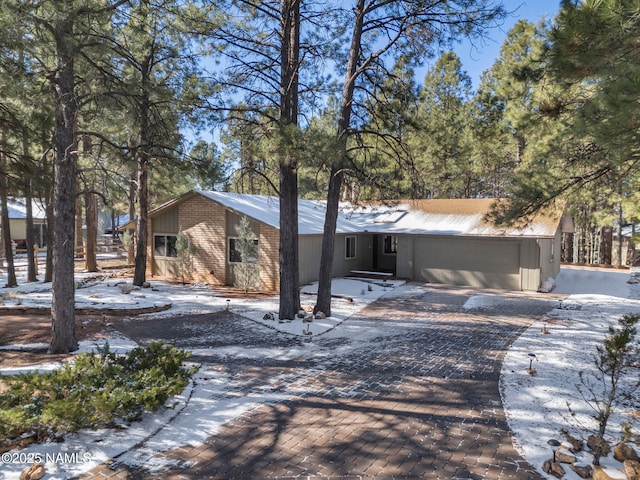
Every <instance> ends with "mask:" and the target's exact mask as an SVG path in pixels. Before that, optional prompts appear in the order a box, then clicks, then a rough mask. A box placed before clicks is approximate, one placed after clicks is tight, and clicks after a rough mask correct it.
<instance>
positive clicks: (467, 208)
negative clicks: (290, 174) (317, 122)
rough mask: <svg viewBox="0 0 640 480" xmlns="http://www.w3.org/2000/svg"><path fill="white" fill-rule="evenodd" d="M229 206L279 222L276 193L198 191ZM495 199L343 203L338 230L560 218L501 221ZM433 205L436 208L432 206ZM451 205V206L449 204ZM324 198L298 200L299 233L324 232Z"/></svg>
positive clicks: (471, 227) (540, 232)
mask: <svg viewBox="0 0 640 480" xmlns="http://www.w3.org/2000/svg"><path fill="white" fill-rule="evenodd" d="M197 193H200V194H201V195H203V196H205V197H207V198H209V199H211V200H213V201H215V202H218V203H220V204H222V205H224V206H226V207H227V208H229V209H231V210H234V211H236V212H238V213H239V214H241V215H247V216H248V217H251V218H254V219H256V220H258V221H260V222H262V223H265V224H267V225H270V226H272V227H274V228H279V226H280V202H279V199H278V197H271V196H265V195H249V194H241V193H226V192H212V191H197ZM491 204H492V200H490V199H480V200H468V199H463V200H460V199H458V200H451V201H450V203H448V201H447V200H436V201H430V200H423V201H420V202H417V201H414V202H413V203H398V204H394V205H382V204H377V205H364V206H354V205H351V204H347V203H344V204H341V205H340V207H339V213H338V225H337V228H336V233H339V234H340V233H342V234H345V233H364V232H370V233H389V234H403V233H404V234H407V233H408V234H420V235H471V236H508V237H523V236H524V237H528V236H536V237H552V236H554V235H555V232H556V228H557V225H558V224H557V223H554V222H552V221H549V219H548V218H545V219H543V220H544V221H536V220H534V221H533V222H531V223H530V224H528V225H526V226H523V227H509V228H504V227H498V226H495V225H492V224H491V223H489V222H488V221H487V220H486V218H485V217H486V213H487V212H488V209H489V208H490V206H491ZM431 206H433V211H430V207H431ZM447 207H450V208H447ZM452 207H454V208H452ZM325 213H326V203H325V202H324V201H320V200H299V201H298V217H299V223H298V225H299V227H298V228H299V233H300V235H321V234H322V232H323V228H324V218H325Z"/></svg>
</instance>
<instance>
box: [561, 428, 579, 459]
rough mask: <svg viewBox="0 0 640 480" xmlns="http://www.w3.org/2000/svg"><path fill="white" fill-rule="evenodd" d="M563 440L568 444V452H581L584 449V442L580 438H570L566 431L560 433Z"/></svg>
mask: <svg viewBox="0 0 640 480" xmlns="http://www.w3.org/2000/svg"><path fill="white" fill-rule="evenodd" d="M562 434H563V435H564V438H565V440H566V442H567V443H569V445H570V446H569V451H570V452H573V453H578V452H581V451H582V449H583V448H584V441H583V440H582V439H580V438H575V437H572V436H571V435H570V434H569V433H568V432H567V431H566V430H563V431H562Z"/></svg>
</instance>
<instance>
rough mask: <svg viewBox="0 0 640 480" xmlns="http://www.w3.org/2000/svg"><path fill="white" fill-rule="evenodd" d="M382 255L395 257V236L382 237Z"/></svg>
mask: <svg viewBox="0 0 640 480" xmlns="http://www.w3.org/2000/svg"><path fill="white" fill-rule="evenodd" d="M384 253H385V255H395V254H396V253H398V237H397V236H395V235H385V236H384Z"/></svg>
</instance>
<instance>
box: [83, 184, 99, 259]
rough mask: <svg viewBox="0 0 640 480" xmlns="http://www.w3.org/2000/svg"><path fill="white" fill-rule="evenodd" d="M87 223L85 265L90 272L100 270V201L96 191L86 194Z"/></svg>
mask: <svg viewBox="0 0 640 480" xmlns="http://www.w3.org/2000/svg"><path fill="white" fill-rule="evenodd" d="M84 209H85V224H86V225H87V239H86V243H85V245H86V249H85V257H84V267H85V269H86V270H87V271H88V272H97V271H98V261H97V259H96V252H97V245H96V243H97V240H98V202H97V200H96V195H95V193H92V192H87V193H85V194H84Z"/></svg>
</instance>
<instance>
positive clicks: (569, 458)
mask: <svg viewBox="0 0 640 480" xmlns="http://www.w3.org/2000/svg"><path fill="white" fill-rule="evenodd" d="M556 460H557V461H558V462H560V463H576V461H577V460H576V456H575V455H574V454H573V453H571V452H569V451H568V450H564V449H562V448H561V449H560V450H558V451H557V452H556Z"/></svg>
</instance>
